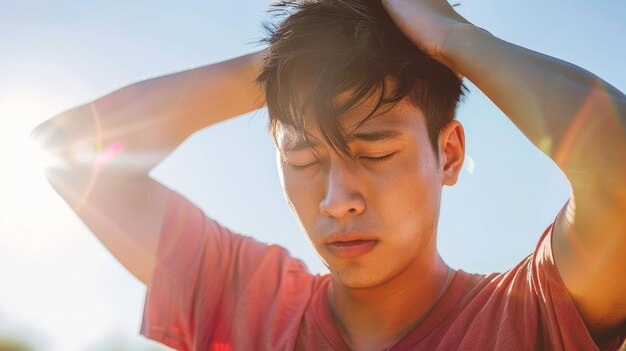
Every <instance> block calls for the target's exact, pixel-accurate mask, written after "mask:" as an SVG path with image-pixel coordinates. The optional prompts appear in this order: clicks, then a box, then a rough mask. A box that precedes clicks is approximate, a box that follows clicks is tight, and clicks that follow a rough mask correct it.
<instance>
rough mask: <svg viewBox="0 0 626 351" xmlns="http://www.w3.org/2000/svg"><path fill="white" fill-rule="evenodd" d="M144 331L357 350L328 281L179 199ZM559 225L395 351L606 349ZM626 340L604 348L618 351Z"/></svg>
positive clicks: (182, 341)
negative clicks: (568, 275)
mask: <svg viewBox="0 0 626 351" xmlns="http://www.w3.org/2000/svg"><path fill="white" fill-rule="evenodd" d="M164 221H165V222H164V225H163V230H162V233H161V239H160V243H159V248H158V254H157V262H156V267H155V271H154V275H153V278H152V282H151V284H150V285H149V286H148V291H147V295H146V304H145V309H144V315H143V323H142V326H141V333H142V334H143V335H144V336H146V337H148V338H151V339H154V340H156V341H159V342H161V343H164V344H166V345H168V346H171V347H173V348H175V349H177V350H181V351H184V350H221V351H227V350H294V349H295V350H348V349H349V348H348V346H347V345H346V344H345V342H344V341H343V339H342V337H341V335H340V333H339V331H338V330H337V328H336V327H335V324H334V321H333V318H332V316H331V312H330V305H329V292H330V287H331V284H332V283H331V281H332V280H331V278H330V276H329V275H312V274H310V273H309V272H308V271H307V269H306V267H305V266H304V265H303V264H302V263H301V262H300V261H299V260H296V259H294V258H292V257H290V256H289V254H288V252H287V251H286V250H285V249H283V248H281V247H279V246H275V245H265V244H262V243H259V242H257V241H255V240H254V239H252V238H249V237H246V236H242V235H239V234H235V233H233V232H231V231H230V230H228V229H227V228H225V227H223V226H220V225H219V224H218V223H217V222H215V221H213V220H211V219H210V218H207V217H206V216H205V215H204V214H203V212H202V211H201V210H200V209H199V208H197V207H195V206H194V205H192V204H191V203H189V202H188V201H187V200H185V199H184V198H183V197H182V196H180V195H177V194H175V195H173V196H172V198H171V200H170V202H169V204H168V211H167V215H166V218H165V220H164ZM550 229H551V226H550V227H548V229H546V231H545V232H544V234H543V235H542V237H541V239H540V241H539V244H538V245H537V248H536V250H535V252H534V253H533V254H531V255H530V256H528V257H527V258H525V259H524V260H522V262H520V263H519V264H518V265H517V266H516V267H515V268H513V269H511V270H509V271H508V272H505V273H502V274H497V273H493V274H491V275H488V276H485V275H479V274H470V273H466V272H464V271H462V270H459V271H457V273H456V275H455V277H454V279H453V281H452V283H451V284H450V287H449V288H448V290H447V291H446V293H445V294H444V295H443V296H442V297H441V300H440V301H439V303H438V304H437V305H436V306H435V307H434V309H433V310H432V311H431V312H430V314H429V315H428V317H427V318H426V319H425V320H424V322H423V323H422V324H421V325H420V327H418V328H417V329H416V330H415V331H413V332H412V333H411V334H409V335H408V336H407V337H405V338H404V339H403V340H402V341H400V342H399V343H398V344H396V345H395V346H394V347H393V350H417V349H419V350H598V346H597V345H596V344H595V343H594V341H593V339H592V338H591V336H590V334H589V332H588V331H587V328H586V327H585V325H584V323H583V321H582V319H581V317H580V315H579V314H578V312H577V310H576V308H575V306H574V303H573V302H572V300H571V298H570V297H569V295H568V293H567V291H566V289H565V286H564V285H563V282H562V280H561V278H560V276H559V274H558V272H557V269H556V266H555V264H554V259H553V255H552V248H551V237H552V235H551V233H552V231H551V230H550ZM625 336H626V333H625V332H623V333H622V334H621V335H620V336H619V337H618V338H617V339H614V340H612V341H609V342H607V343H606V344H604V343H603V345H602V349H607V350H616V349H619V345H621V344H622V343H624V338H625Z"/></svg>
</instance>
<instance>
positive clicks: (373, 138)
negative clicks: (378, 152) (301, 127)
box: [285, 129, 402, 152]
mask: <svg viewBox="0 0 626 351" xmlns="http://www.w3.org/2000/svg"><path fill="white" fill-rule="evenodd" d="M401 134H402V133H401V132H400V131H398V130H395V129H379V130H372V131H363V132H358V133H353V134H351V135H349V136H348V137H347V138H346V140H347V141H348V143H351V142H354V141H365V142H369V143H375V142H381V141H387V140H391V139H395V138H397V137H399V136H400V135H401ZM320 145H321V143H320V142H319V141H316V140H311V141H310V142H307V141H306V140H298V141H296V142H294V143H290V144H288V145H287V146H286V147H285V151H286V152H292V151H300V150H303V149H309V148H316V147H318V146H320Z"/></svg>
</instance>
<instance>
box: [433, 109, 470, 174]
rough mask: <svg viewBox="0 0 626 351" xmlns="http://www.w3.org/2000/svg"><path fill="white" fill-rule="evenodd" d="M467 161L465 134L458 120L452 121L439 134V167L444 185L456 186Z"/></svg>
mask: <svg viewBox="0 0 626 351" xmlns="http://www.w3.org/2000/svg"><path fill="white" fill-rule="evenodd" d="M464 159H465V132H464V131H463V125H461V123H460V122H459V121H457V120H452V121H450V122H449V123H448V124H447V125H446V126H445V127H444V128H443V130H442V131H441V133H440V134H439V165H440V167H441V170H442V175H443V177H442V185H448V186H451V185H454V184H456V181H457V179H458V177H459V173H460V172H461V167H462V166H463V160H464Z"/></svg>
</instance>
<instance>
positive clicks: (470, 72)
mask: <svg viewBox="0 0 626 351" xmlns="http://www.w3.org/2000/svg"><path fill="white" fill-rule="evenodd" d="M383 3H384V4H385V6H386V7H387V10H388V12H390V14H391V15H392V17H393V18H394V20H395V21H396V23H397V24H398V25H399V27H400V28H401V29H402V30H403V31H404V32H405V34H407V36H408V37H409V38H411V39H412V40H413V41H415V42H416V43H419V44H420V45H421V46H422V47H425V48H426V49H427V50H428V51H430V52H431V54H433V56H434V57H435V58H436V59H438V60H439V61H441V62H443V63H444V64H446V65H448V66H449V67H450V68H452V69H453V70H454V71H455V72H457V73H458V74H460V75H462V76H465V77H467V78H468V79H469V80H470V81H472V83H474V84H475V85H476V86H477V87H478V88H480V90H481V91H483V92H484V93H485V95H487V96H488V97H489V98H490V99H491V100H492V101H493V102H494V103H495V104H496V105H497V106H498V107H499V108H500V109H501V110H502V111H503V112H504V113H505V114H506V115H507V116H508V117H509V118H510V119H511V121H512V122H513V123H514V124H515V125H516V126H517V127H518V128H519V129H520V130H521V131H522V132H523V133H524V134H525V135H526V136H527V137H528V138H529V139H530V141H532V142H533V143H534V144H535V145H536V146H537V147H538V148H540V149H541V150H542V151H543V152H544V153H546V154H547V155H548V156H549V157H551V158H552V159H553V160H554V161H555V162H556V163H557V165H558V166H559V167H560V168H561V169H562V170H563V171H564V172H565V174H566V176H567V178H568V179H569V181H570V184H571V189H572V194H571V197H570V200H569V201H568V203H567V204H566V205H565V207H564V208H563V210H561V212H560V213H559V215H558V217H557V220H556V223H555V227H554V231H553V235H554V238H553V250H554V255H555V261H556V265H557V268H558V270H559V273H560V275H561V277H562V278H563V281H564V283H565V286H566V287H567V289H568V291H569V293H570V295H571V297H572V299H573V300H574V303H575V304H576V307H577V309H578V311H579V313H580V314H581V316H582V318H583V320H584V321H585V324H586V325H587V327H588V328H589V330H590V332H591V333H592V334H595V335H599V334H603V333H605V332H609V331H611V330H613V329H615V328H616V327H618V326H620V325H621V324H622V323H624V322H625V321H626V254H625V252H626V96H625V95H624V94H623V93H622V92H620V91H619V90H617V89H615V88H614V87H612V86H611V85H609V84H608V83H607V82H605V81H603V80H602V79H600V78H599V77H597V76H595V75H593V74H591V73H590V72H588V71H586V70H584V69H582V68H580V67H577V66H575V65H573V64H570V63H567V62H564V61H561V60H559V59H556V58H553V57H550V56H547V55H543V54H540V53H537V52H534V51H531V50H528V49H525V48H523V47H520V46H517V45H514V44H511V43H508V42H506V41H504V40H501V39H498V38H496V37H494V36H493V35H491V34H490V33H488V32H486V31H484V30H482V29H480V28H477V27H475V26H473V25H472V24H470V23H469V22H468V21H467V20H465V19H464V18H462V17H461V16H460V15H458V14H457V13H456V12H454V10H453V9H452V7H450V6H449V5H448V4H447V2H445V1H439V0H388V1H385V0H383ZM425 16H428V18H426V17H425ZM419 17H422V18H419ZM426 20H428V21H430V22H429V23H426V24H417V23H424V21H426ZM420 21H421V22H420ZM428 21H426V22H428ZM419 26H422V27H421V28H420V27H419ZM444 34H445V35H444ZM574 199H575V201H574Z"/></svg>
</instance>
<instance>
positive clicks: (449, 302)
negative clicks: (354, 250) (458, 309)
mask: <svg viewBox="0 0 626 351" xmlns="http://www.w3.org/2000/svg"><path fill="white" fill-rule="evenodd" d="M470 276H471V274H469V273H467V272H465V271H463V270H461V269H459V270H457V271H456V274H454V277H453V278H452V282H451V283H450V286H449V287H448V289H447V290H446V292H445V293H444V294H443V295H442V296H441V299H440V300H439V302H438V303H437V304H436V305H435V307H433V309H432V310H431V311H430V314H429V315H428V316H427V317H426V319H424V321H423V322H422V324H421V325H420V326H418V327H417V328H416V329H415V330H413V331H412V332H411V333H409V334H408V335H407V336H405V337H404V338H403V339H402V340H400V341H399V342H398V343H397V344H396V345H395V346H394V347H396V348H398V349H400V348H401V347H402V346H403V345H407V344H415V343H416V342H418V341H419V340H421V339H423V338H424V337H425V336H427V335H429V334H430V333H431V332H432V331H433V330H434V329H435V328H436V327H437V326H438V325H440V323H441V322H442V321H443V320H444V319H446V317H448V315H449V314H450V312H451V311H452V310H453V309H454V307H455V306H456V305H457V304H459V303H460V302H461V301H460V300H461V299H460V297H461V295H462V294H463V292H464V291H465V290H466V289H465V285H466V282H467V281H468V278H469V277H470ZM321 279H322V281H321V282H320V283H321V284H322V286H321V289H320V294H318V297H317V299H316V300H317V301H316V303H315V311H314V315H315V318H316V323H317V325H318V326H319V327H320V330H321V332H322V334H323V335H324V337H325V338H326V340H327V341H328V342H329V343H330V344H331V345H332V346H333V347H334V348H335V349H338V350H349V349H350V347H349V346H348V345H347V344H346V342H345V341H344V339H343V337H342V336H341V333H340V332H339V330H338V329H337V327H336V326H335V323H334V319H333V316H332V312H331V310H330V294H331V288H332V279H331V277H330V274H326V275H324V276H322V277H321Z"/></svg>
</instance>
